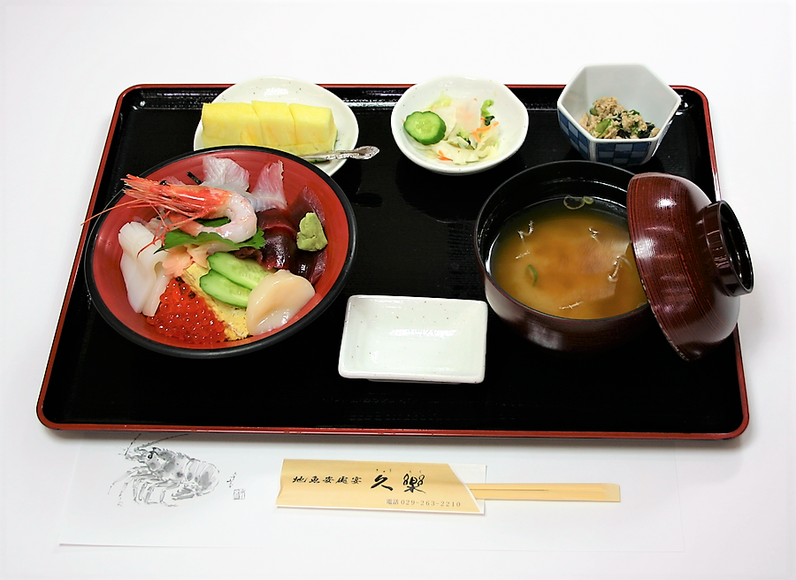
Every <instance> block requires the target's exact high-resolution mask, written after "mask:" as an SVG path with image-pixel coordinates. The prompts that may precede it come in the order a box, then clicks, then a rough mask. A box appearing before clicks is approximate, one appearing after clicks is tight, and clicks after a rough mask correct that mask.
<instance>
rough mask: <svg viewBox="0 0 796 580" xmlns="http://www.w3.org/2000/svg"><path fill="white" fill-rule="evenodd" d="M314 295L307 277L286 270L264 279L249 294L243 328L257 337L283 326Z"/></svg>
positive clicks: (313, 289)
mask: <svg viewBox="0 0 796 580" xmlns="http://www.w3.org/2000/svg"><path fill="white" fill-rule="evenodd" d="M314 295H315V288H314V287H313V286H312V284H311V283H310V282H309V280H307V279H306V278H303V277H301V276H297V275H296V274H293V273H291V272H289V271H288V270H278V271H277V272H276V273H274V274H272V275H270V276H266V277H265V278H263V279H262V281H260V283H259V284H257V286H256V287H255V288H254V290H252V291H251V294H249V303H248V305H247V307H246V326H247V327H248V328H249V332H250V333H251V334H254V335H257V334H262V333H264V332H268V331H269V330H273V329H274V328H279V327H280V326H283V325H285V324H286V323H287V322H288V321H289V320H290V319H291V318H293V317H294V316H295V315H296V313H298V311H299V310H301V309H302V308H303V307H304V306H305V305H306V304H307V302H309V301H310V300H311V299H312V297H313V296H314Z"/></svg>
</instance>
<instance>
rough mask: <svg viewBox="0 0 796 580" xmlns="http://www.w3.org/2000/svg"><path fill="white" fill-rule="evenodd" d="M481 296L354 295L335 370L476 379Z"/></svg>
mask: <svg viewBox="0 0 796 580" xmlns="http://www.w3.org/2000/svg"><path fill="white" fill-rule="evenodd" d="M487 313H488V309H487V305H486V302H482V301H479V300H454V299H448V298H421V297H407V296H365V295H355V296H351V297H350V298H349V299H348V304H347V306H346V316H345V325H344V327H343V340H342V344H341V347H340V361H339V367H338V370H339V372H340V375H341V376H343V377H346V378H352V379H369V380H372V381H406V382H432V383H480V382H482V381H483V380H484V368H485V358H486V324H487Z"/></svg>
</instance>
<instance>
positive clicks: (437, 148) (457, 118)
mask: <svg viewBox="0 0 796 580" xmlns="http://www.w3.org/2000/svg"><path fill="white" fill-rule="evenodd" d="M494 104H495V102H494V101H493V100H491V99H486V100H484V101H483V102H482V103H481V104H479V102H478V100H477V99H462V98H455V97H450V96H448V95H446V94H445V93H443V94H442V95H441V96H440V98H439V99H437V100H436V101H435V102H434V103H432V104H431V105H430V106H429V107H428V108H427V109H426V110H427V111H433V112H434V113H436V114H437V115H439V116H440V118H441V119H442V120H443V122H444V123H445V136H444V137H443V138H442V140H441V141H439V142H438V143H434V144H432V145H423V144H421V143H418V142H416V141H413V143H412V144H413V145H414V146H415V147H417V148H418V149H421V150H422V151H423V152H424V153H425V154H426V155H427V156H428V157H430V158H433V159H440V160H442V161H451V162H452V163H454V164H456V165H466V164H467V163H474V162H476V161H482V160H484V159H487V158H489V157H492V156H494V155H496V154H497V148H498V137H499V130H498V122H497V120H495V117H494V115H492V114H491V113H490V112H489V107H491V106H492V105H494Z"/></svg>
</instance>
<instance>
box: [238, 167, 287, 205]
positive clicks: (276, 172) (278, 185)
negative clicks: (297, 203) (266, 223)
mask: <svg viewBox="0 0 796 580" xmlns="http://www.w3.org/2000/svg"><path fill="white" fill-rule="evenodd" d="M283 171H284V166H283V165H282V162H281V161H276V162H274V163H271V164H269V165H266V166H265V167H263V170H262V171H261V172H260V176H259V177H258V178H257V183H255V184H254V188H252V190H251V193H250V194H249V195H248V196H247V197H248V198H249V201H251V202H252V205H253V206H254V211H256V212H261V211H266V210H269V209H287V198H286V197H285V184H284V181H283V178H282V173H283Z"/></svg>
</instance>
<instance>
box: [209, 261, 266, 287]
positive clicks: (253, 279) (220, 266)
mask: <svg viewBox="0 0 796 580" xmlns="http://www.w3.org/2000/svg"><path fill="white" fill-rule="evenodd" d="M207 263H208V264H210V267H211V268H212V269H213V270H215V271H216V272H218V273H219V274H222V275H224V276H225V277H227V278H229V279H230V280H232V281H233V282H235V284H239V285H241V286H243V287H244V288H248V289H249V290H254V287H255V286H257V284H259V283H260V280H262V279H263V278H265V277H266V276H267V275H268V271H267V270H266V269H265V268H263V267H262V266H260V264H258V263H257V260H252V259H249V258H246V259H243V258H238V257H236V256H233V255H232V254H230V253H229V252H216V253H215V254H212V255H210V256H208V257H207Z"/></svg>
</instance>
